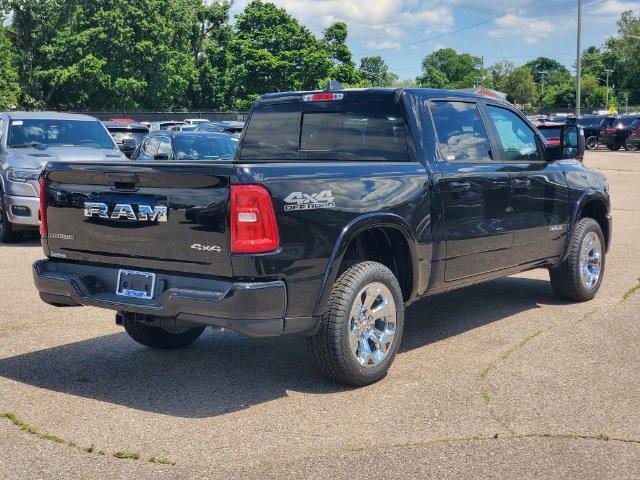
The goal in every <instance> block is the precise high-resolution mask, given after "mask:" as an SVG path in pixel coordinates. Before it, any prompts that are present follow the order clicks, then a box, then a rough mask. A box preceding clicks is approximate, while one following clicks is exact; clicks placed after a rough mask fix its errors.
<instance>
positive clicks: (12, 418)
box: [0, 412, 75, 447]
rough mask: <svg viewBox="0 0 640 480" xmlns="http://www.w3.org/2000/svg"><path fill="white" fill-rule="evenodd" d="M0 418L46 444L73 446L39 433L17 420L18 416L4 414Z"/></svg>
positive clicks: (59, 438) (57, 438)
mask: <svg viewBox="0 0 640 480" xmlns="http://www.w3.org/2000/svg"><path fill="white" fill-rule="evenodd" d="M0 416H1V417H2V418H7V419H9V420H10V421H11V423H13V424H14V425H15V426H16V427H19V428H20V430H22V431H23V432H27V433H28V434H30V435H35V436H36V437H38V438H39V439H40V440H46V441H48V442H54V443H59V444H67V445H69V446H70V447H74V446H75V443H73V442H68V441H67V440H65V439H64V438H61V437H59V436H57V435H51V434H49V433H41V432H39V431H38V429H37V428H36V427H34V426H33V425H29V424H28V423H27V422H25V421H24V420H22V419H20V418H18V416H17V415H16V414H15V413H11V412H5V413H3V414H2V415H0Z"/></svg>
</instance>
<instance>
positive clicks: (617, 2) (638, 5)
mask: <svg viewBox="0 0 640 480" xmlns="http://www.w3.org/2000/svg"><path fill="white" fill-rule="evenodd" d="M588 3H589V2H588ZM585 10H586V13H587V14H588V15H592V16H601V15H606V16H607V17H614V18H617V17H619V16H620V14H621V13H622V12H624V11H625V10H633V11H634V12H637V11H638V10H640V2H626V1H621V0H606V1H604V2H602V3H598V4H596V5H594V6H592V7H587V8H585Z"/></svg>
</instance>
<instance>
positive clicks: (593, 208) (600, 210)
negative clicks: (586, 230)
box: [580, 200, 611, 245]
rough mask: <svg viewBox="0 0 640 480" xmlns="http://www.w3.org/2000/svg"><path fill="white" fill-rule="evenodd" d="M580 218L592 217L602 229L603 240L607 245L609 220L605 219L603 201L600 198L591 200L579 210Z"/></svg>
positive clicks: (605, 210)
mask: <svg viewBox="0 0 640 480" xmlns="http://www.w3.org/2000/svg"><path fill="white" fill-rule="evenodd" d="M580 218H593V219H594V220H595V221H596V222H598V225H600V228H601V229H602V234H603V235H604V241H605V244H606V245H609V235H610V234H611V232H609V222H608V220H607V206H606V205H605V203H604V202H602V201H600V200H591V201H590V202H588V203H587V204H585V206H584V207H582V210H581V212H580Z"/></svg>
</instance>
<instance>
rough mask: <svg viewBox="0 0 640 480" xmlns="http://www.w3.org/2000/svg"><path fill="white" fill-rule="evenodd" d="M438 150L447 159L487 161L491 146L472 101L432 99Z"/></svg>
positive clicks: (478, 112)
mask: <svg viewBox="0 0 640 480" xmlns="http://www.w3.org/2000/svg"><path fill="white" fill-rule="evenodd" d="M431 115H432V117H433V123H434V126H435V129H436V135H437V139H438V150H439V151H440V155H441V156H442V158H443V159H444V160H446V161H447V162H465V163H477V162H490V161H491V153H490V151H491V145H490V143H489V136H488V135H487V130H486V129H485V127H484V123H483V121H482V116H481V115H480V111H479V110H478V107H477V105H476V104H475V103H468V102H439V101H437V102H432V103H431Z"/></svg>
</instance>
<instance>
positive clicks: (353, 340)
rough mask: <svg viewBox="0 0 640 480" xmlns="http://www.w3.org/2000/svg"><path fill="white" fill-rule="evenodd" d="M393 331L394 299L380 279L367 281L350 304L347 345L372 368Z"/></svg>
mask: <svg viewBox="0 0 640 480" xmlns="http://www.w3.org/2000/svg"><path fill="white" fill-rule="evenodd" d="M395 334H396V302H395V300H394V299H393V295H392V294H391V291H390V290H389V289H388V288H387V287H386V286H385V285H384V284H382V283H379V282H374V283H370V284H369V285H367V286H366V287H364V288H363V289H362V290H360V293H358V295H357V296H356V299H355V301H354V302H353V307H352V308H351V317H350V323H349V347H350V350H351V353H352V355H353V357H354V358H355V359H356V361H357V362H358V363H359V364H360V365H361V366H363V367H366V368H373V367H375V366H377V365H378V364H380V362H382V360H384V358H385V357H386V356H387V354H388V353H389V351H390V350H391V346H392V345H393V339H394V337H395Z"/></svg>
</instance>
